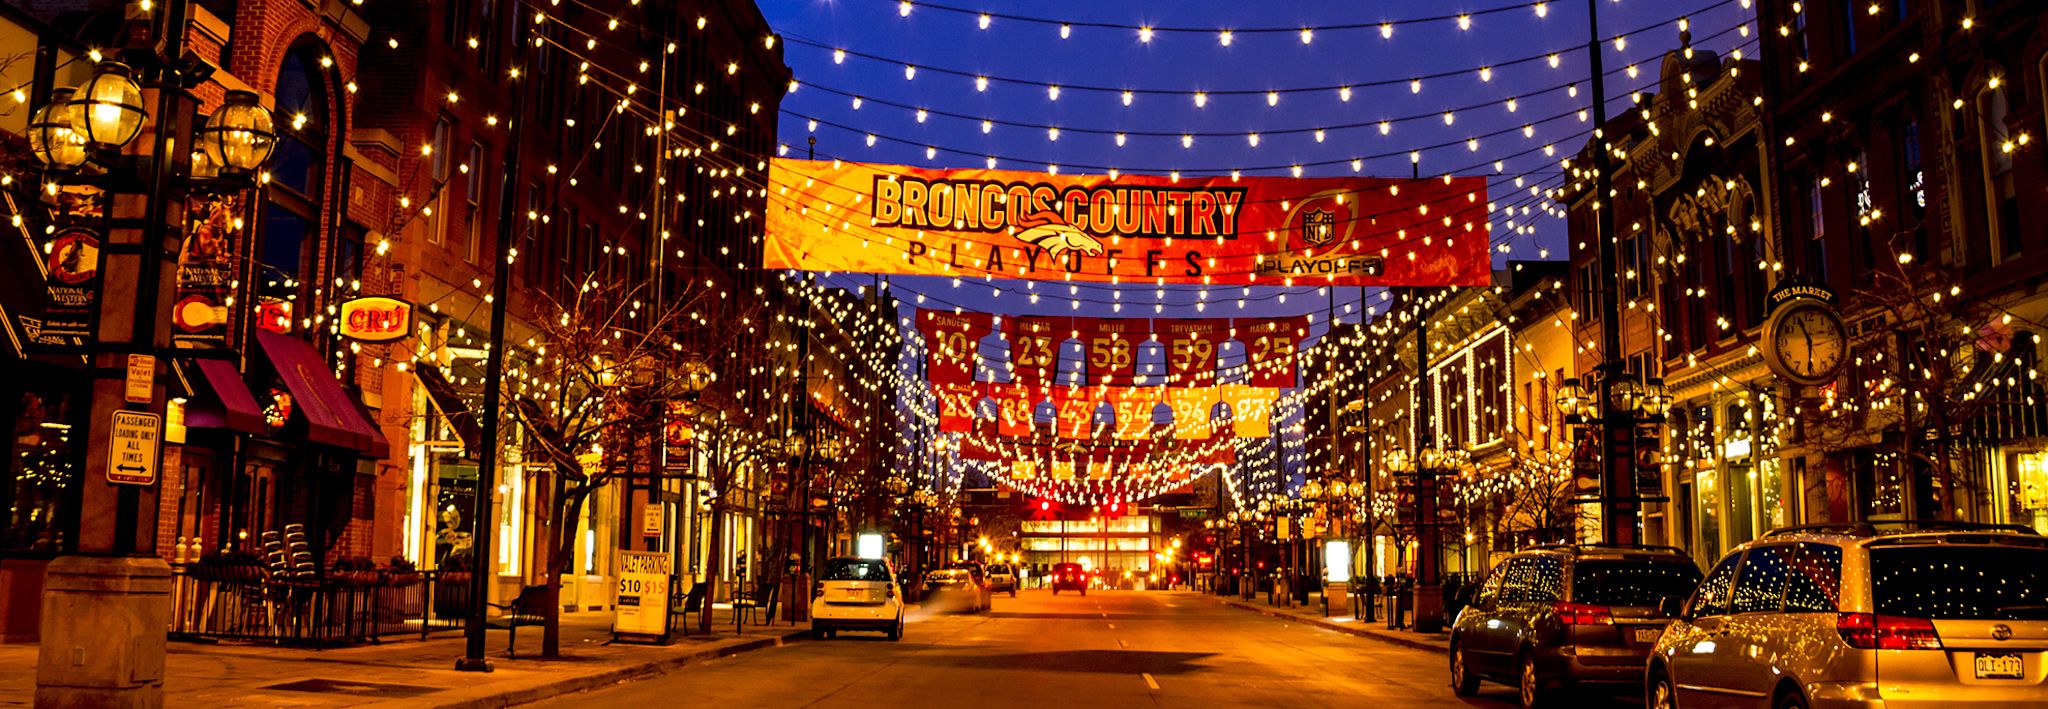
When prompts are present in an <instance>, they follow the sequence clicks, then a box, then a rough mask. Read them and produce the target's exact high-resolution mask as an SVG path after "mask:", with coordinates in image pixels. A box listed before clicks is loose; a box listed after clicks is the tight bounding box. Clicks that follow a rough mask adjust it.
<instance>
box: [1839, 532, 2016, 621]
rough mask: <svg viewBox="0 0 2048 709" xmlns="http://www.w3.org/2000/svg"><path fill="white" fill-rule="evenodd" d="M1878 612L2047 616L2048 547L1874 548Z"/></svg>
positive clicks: (1872, 567)
mask: <svg viewBox="0 0 2048 709" xmlns="http://www.w3.org/2000/svg"><path fill="white" fill-rule="evenodd" d="M1870 578H1871V583H1872V589H1873V593H1872V595H1873V596H1874V597H1873V598H1872V601H1873V604H1874V605H1875V606H1876V609H1877V612H1878V613H1879V614H1880V615H1899V616H1907V617H1911V618H1929V619H1933V620H1956V619H1986V620H1990V619H1997V620H2048V549H2040V548H2034V547H2017V546H1991V545H1983V546H1976V545H1970V546H1965V545H1948V544H1944V545H1939V546H1933V545H1930V546H1916V547H1898V548H1892V549H1873V550H1871V552H1870Z"/></svg>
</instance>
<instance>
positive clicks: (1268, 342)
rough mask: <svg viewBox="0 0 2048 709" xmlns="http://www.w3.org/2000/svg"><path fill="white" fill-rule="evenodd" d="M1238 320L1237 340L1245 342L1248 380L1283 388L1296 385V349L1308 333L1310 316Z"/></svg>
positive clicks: (1248, 382) (1251, 383)
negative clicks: (1308, 317)
mask: <svg viewBox="0 0 2048 709" xmlns="http://www.w3.org/2000/svg"><path fill="white" fill-rule="evenodd" d="M1236 322H1237V341H1238V342H1242V343H1244V363H1245V369H1246V372H1245V383H1246V384H1250V385H1252V386H1258V387H1280V388H1283V389H1284V388H1287V387H1291V386H1294V351H1295V349H1296V347H1297V346H1298V345H1299V344H1300V342H1301V338H1303V337H1305V336H1307V335H1308V319H1307V318H1287V319H1282V320H1239V321H1236Z"/></svg>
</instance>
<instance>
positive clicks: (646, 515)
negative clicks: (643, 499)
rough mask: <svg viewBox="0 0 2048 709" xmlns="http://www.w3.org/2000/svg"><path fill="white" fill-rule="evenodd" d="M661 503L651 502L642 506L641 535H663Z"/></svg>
mask: <svg viewBox="0 0 2048 709" xmlns="http://www.w3.org/2000/svg"><path fill="white" fill-rule="evenodd" d="M661 504H662V503H659V502H649V503H646V504H643V505H641V506H640V536H643V537H659V536H661Z"/></svg>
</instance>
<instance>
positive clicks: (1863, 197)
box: [1847, 150, 1886, 273]
mask: <svg viewBox="0 0 2048 709" xmlns="http://www.w3.org/2000/svg"><path fill="white" fill-rule="evenodd" d="M1852 159H1853V160H1854V161H1855V165H1856V171H1855V172H1851V173H1848V174H1847V177H1848V181H1849V193H1850V194H1851V195H1853V196H1854V198H1855V200H1856V203H1855V208H1856V223H1855V224H1851V225H1850V226H1849V229H1850V233H1851V234H1852V235H1853V236H1854V238H1853V239H1852V240H1851V244H1852V249H1853V250H1854V251H1857V252H1861V253H1857V254H1855V255H1854V256H1855V258H1856V266H1855V268H1854V269H1852V270H1855V271H1859V272H1862V273H1868V272H1870V271H1871V270H1872V269H1875V268H1877V265H1878V259H1879V254H1880V253H1883V252H1884V251H1885V250H1886V244H1885V243H1884V242H1885V241H1886V240H1885V239H1880V238H1877V237H1875V236H1873V234H1872V233H1871V231H1872V230H1871V228H1870V224H1871V220H1873V219H1875V218H1876V216H1875V214H1876V212H1877V197H1876V196H1875V195H1874V194H1872V193H1871V190H1870V159H1869V158H1868V157H1867V156H1866V155H1865V154H1864V153H1863V151H1860V150H1859V151H1857V152H1856V154H1855V156H1854V157H1853V158H1852Z"/></svg>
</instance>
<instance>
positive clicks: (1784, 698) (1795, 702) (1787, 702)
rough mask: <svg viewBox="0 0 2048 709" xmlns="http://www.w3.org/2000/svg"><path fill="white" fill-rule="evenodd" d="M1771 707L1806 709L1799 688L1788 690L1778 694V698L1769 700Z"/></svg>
mask: <svg viewBox="0 0 2048 709" xmlns="http://www.w3.org/2000/svg"><path fill="white" fill-rule="evenodd" d="M1771 707H1772V709H1806V697H1805V696H1804V695H1801V694H1800V693H1799V690H1796V689H1794V690H1790V691H1787V692H1785V693H1784V694H1781V695H1778V700H1777V701H1775V702H1771Z"/></svg>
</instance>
